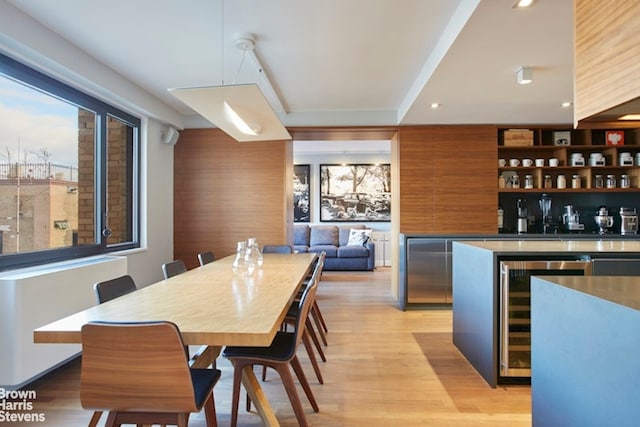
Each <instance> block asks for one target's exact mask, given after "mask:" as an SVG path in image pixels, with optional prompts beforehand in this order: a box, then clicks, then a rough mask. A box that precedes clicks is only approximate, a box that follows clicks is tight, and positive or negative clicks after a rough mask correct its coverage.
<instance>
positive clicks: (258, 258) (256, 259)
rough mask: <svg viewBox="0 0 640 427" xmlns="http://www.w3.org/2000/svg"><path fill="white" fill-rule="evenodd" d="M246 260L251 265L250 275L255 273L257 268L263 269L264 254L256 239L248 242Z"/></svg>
mask: <svg viewBox="0 0 640 427" xmlns="http://www.w3.org/2000/svg"><path fill="white" fill-rule="evenodd" d="M246 260H247V263H248V265H249V273H253V270H254V269H256V268H260V267H262V262H263V258H262V252H260V247H259V246H258V242H257V240H256V238H255V237H251V238H249V239H248V240H247V251H246Z"/></svg>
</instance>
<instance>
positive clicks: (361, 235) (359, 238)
mask: <svg viewBox="0 0 640 427" xmlns="http://www.w3.org/2000/svg"><path fill="white" fill-rule="evenodd" d="M370 238H371V230H367V229H364V230H357V229H355V228H352V229H351V232H350V233H349V242H348V243H347V245H348V246H351V245H356V246H363V247H364V245H366V244H367V243H368V242H369V239H370Z"/></svg>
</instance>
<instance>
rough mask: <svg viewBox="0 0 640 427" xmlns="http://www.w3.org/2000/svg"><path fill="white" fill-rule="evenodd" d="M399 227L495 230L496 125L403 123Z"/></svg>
mask: <svg viewBox="0 0 640 427" xmlns="http://www.w3.org/2000/svg"><path fill="white" fill-rule="evenodd" d="M398 144H399V150H398V156H399V164H400V170H399V178H400V231H401V232H403V233H427V234H458V233H480V234H481V233H492V234H493V233H496V232H497V231H498V229H497V227H498V226H497V213H496V212H497V208H498V191H497V172H496V171H497V163H498V149H497V127H496V126H481V125H478V126H420V127H402V128H400V131H399V138H398Z"/></svg>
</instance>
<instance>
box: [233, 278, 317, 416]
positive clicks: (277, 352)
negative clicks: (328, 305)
mask: <svg viewBox="0 0 640 427" xmlns="http://www.w3.org/2000/svg"><path fill="white" fill-rule="evenodd" d="M317 288H318V282H317V278H316V276H315V275H314V277H313V278H312V279H311V282H310V285H309V286H308V287H307V288H306V290H305V292H304V293H303V295H302V297H301V298H300V301H299V303H298V305H299V306H300V311H299V313H300V315H299V316H298V320H297V322H296V325H295V328H294V331H293V332H286V331H278V332H276V336H275V338H274V339H273V342H272V343H271V345H270V346H269V347H234V346H228V347H226V348H225V350H224V352H223V355H224V356H225V357H226V358H228V359H229V360H230V361H231V363H232V364H233V397H232V402H231V426H232V427H235V426H236V425H237V423H238V403H239V400H240V381H241V379H242V371H243V369H244V368H245V367H247V366H249V367H253V366H254V365H264V366H268V367H270V368H273V369H275V370H276V371H277V372H278V374H280V378H281V379H282V383H283V385H284V388H285V391H286V392H287V395H288V396H289V401H290V402H291V406H292V407H293V411H294V413H295V415H296V419H297V421H298V424H299V425H300V426H307V425H308V423H307V418H306V417H305V415H304V409H303V407H302V403H301V402H300V397H299V395H298V392H297V390H296V385H295V382H294V381H293V376H292V374H291V368H293V371H294V372H295V374H296V376H297V378H298V381H299V382H300V385H301V386H302V388H303V390H304V392H305V394H306V396H307V399H309V402H310V403H311V406H312V408H313V410H314V411H315V412H318V411H319V410H320V409H319V407H318V404H317V402H316V400H315V397H314V396H313V392H312V391H311V387H310V386H309V382H308V381H307V378H306V376H305V375H304V371H303V370H302V366H301V365H300V361H299V360H298V357H297V355H296V352H297V349H298V345H299V344H300V341H301V340H302V334H303V333H304V329H305V324H306V320H307V317H308V315H309V310H310V309H311V302H312V301H313V299H314V298H315V294H316V290H317Z"/></svg>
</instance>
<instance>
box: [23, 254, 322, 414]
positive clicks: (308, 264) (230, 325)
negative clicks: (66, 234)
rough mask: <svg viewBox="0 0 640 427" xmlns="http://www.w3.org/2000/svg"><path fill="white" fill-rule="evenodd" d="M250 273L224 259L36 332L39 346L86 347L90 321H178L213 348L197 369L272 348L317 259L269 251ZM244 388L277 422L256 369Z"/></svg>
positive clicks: (194, 339) (186, 333)
mask: <svg viewBox="0 0 640 427" xmlns="http://www.w3.org/2000/svg"><path fill="white" fill-rule="evenodd" d="M263 258H264V262H263V265H262V266H261V267H260V268H257V269H256V270H255V271H254V272H253V274H251V275H240V274H237V273H234V271H233V268H232V263H233V259H234V256H229V257H225V258H221V259H219V260H217V261H214V262H212V263H209V264H206V265H204V266H201V267H198V268H194V269H192V270H189V271H187V272H185V273H182V274H179V275H177V276H174V277H172V278H169V279H166V280H162V281H159V282H157V283H153V284H151V285H149V286H146V287H143V288H141V289H138V290H137V291H135V292H132V293H130V294H127V295H123V296H121V297H119V298H116V299H114V300H111V301H109V302H106V303H103V304H100V305H96V306H94V307H91V308H88V309H86V310H83V311H81V312H78V313H75V314H72V315H70V316H68V317H65V318H63V319H60V320H57V321H55V322H52V323H49V324H47V325H44V326H42V327H39V328H37V329H35V330H34V333H33V339H34V342H36V343H81V342H82V339H81V334H80V330H81V328H82V325H84V324H86V323H88V322H90V321H112V322H139V321H151V320H165V321H170V322H173V323H175V324H176V325H177V326H178V328H179V329H180V332H181V333H182V338H183V341H184V343H185V344H187V345H200V346H202V345H204V346H207V351H206V352H205V353H206V355H201V357H200V358H199V361H196V366H198V365H199V366H207V365H209V364H210V363H212V362H214V361H215V358H216V357H218V355H219V354H220V350H221V348H222V347H223V346H227V345H229V346H231V345H233V346H257V347H267V346H269V345H270V344H271V342H272V341H273V338H274V337H275V335H276V332H277V331H278V329H279V328H280V325H281V324H282V321H283V320H284V318H285V316H286V314H287V311H288V309H289V307H290V305H291V304H292V302H293V301H294V298H295V297H296V295H297V292H298V290H299V288H300V286H301V284H302V283H303V280H304V279H305V277H306V276H307V275H308V274H309V273H310V271H311V268H312V265H313V263H314V260H315V258H316V254H312V253H298V254H264V257H263ZM242 380H243V385H244V386H245V388H246V390H247V393H248V394H249V396H250V397H251V400H252V402H253V403H254V404H255V406H256V408H257V410H258V413H259V414H260V416H261V418H262V420H263V422H264V424H265V425H269V426H271V425H278V420H277V419H276V417H275V415H274V413H273V410H272V408H271V407H270V405H269V402H268V400H267V398H266V396H265V394H264V392H263V390H262V388H261V387H260V383H259V381H258V380H257V379H256V376H255V374H254V372H253V369H251V368H250V367H247V368H245V369H244V371H243V378H242Z"/></svg>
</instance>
